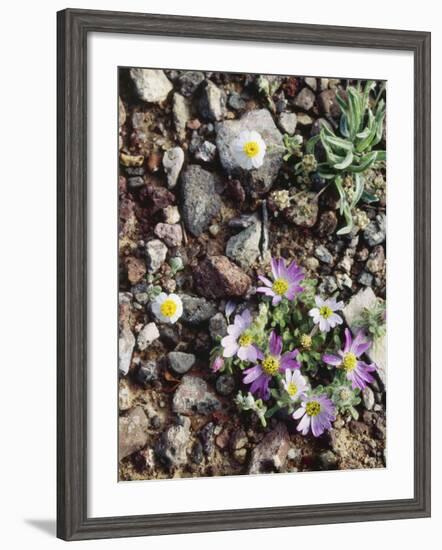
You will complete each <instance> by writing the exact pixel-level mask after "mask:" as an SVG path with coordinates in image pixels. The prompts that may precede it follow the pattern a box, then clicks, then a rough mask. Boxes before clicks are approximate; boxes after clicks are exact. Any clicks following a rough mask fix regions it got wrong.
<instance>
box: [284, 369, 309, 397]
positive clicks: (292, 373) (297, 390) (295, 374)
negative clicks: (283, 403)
mask: <svg viewBox="0 0 442 550" xmlns="http://www.w3.org/2000/svg"><path fill="white" fill-rule="evenodd" d="M282 385H283V386H284V389H285V391H286V392H287V393H288V394H289V396H290V399H291V400H292V401H296V400H298V399H300V398H301V397H302V396H303V395H305V392H306V391H307V388H308V384H307V382H306V381H305V378H304V377H303V376H302V374H301V373H300V372H299V370H290V369H287V370H286V371H285V380H283V381H282Z"/></svg>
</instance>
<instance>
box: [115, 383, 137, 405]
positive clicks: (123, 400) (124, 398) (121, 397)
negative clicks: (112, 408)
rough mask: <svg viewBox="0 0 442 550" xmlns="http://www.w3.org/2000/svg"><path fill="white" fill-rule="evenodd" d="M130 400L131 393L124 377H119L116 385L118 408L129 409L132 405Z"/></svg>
mask: <svg viewBox="0 0 442 550" xmlns="http://www.w3.org/2000/svg"><path fill="white" fill-rule="evenodd" d="M132 400H133V398H132V393H131V391H130V388H129V386H128V385H127V381H126V379H121V380H120V383H119V387H118V410H120V411H127V410H129V409H130V408H131V407H132Z"/></svg>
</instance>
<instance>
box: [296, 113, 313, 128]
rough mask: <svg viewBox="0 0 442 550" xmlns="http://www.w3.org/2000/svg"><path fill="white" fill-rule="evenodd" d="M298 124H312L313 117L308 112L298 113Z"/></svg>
mask: <svg viewBox="0 0 442 550" xmlns="http://www.w3.org/2000/svg"><path fill="white" fill-rule="evenodd" d="M297 117H298V124H299V125H301V126H310V125H311V124H313V119H312V117H311V116H310V115H308V114H307V113H298V115H297Z"/></svg>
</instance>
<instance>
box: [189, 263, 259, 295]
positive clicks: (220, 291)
mask: <svg viewBox="0 0 442 550" xmlns="http://www.w3.org/2000/svg"><path fill="white" fill-rule="evenodd" d="M193 280H194V282H195V288H196V289H197V291H198V292H199V293H200V294H201V295H202V296H205V297H206V298H226V297H240V296H244V294H246V293H247V291H248V290H249V288H250V285H251V283H252V281H251V279H250V277H249V276H248V275H246V274H245V273H244V272H243V271H242V270H241V269H240V268H239V267H237V266H236V265H235V264H234V263H232V262H231V261H230V260H229V259H228V258H226V257H225V256H209V257H207V258H206V259H205V260H203V262H201V263H200V264H199V265H198V267H197V268H196V269H195V270H194V272H193Z"/></svg>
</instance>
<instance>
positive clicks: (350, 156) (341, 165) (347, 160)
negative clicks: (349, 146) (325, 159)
mask: <svg viewBox="0 0 442 550" xmlns="http://www.w3.org/2000/svg"><path fill="white" fill-rule="evenodd" d="M352 162H353V153H352V151H348V153H347V156H346V157H345V159H344V160H343V161H342V162H338V163H337V164H334V165H333V168H334V169H335V170H345V168H347V166H350V164H351V163H352Z"/></svg>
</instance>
